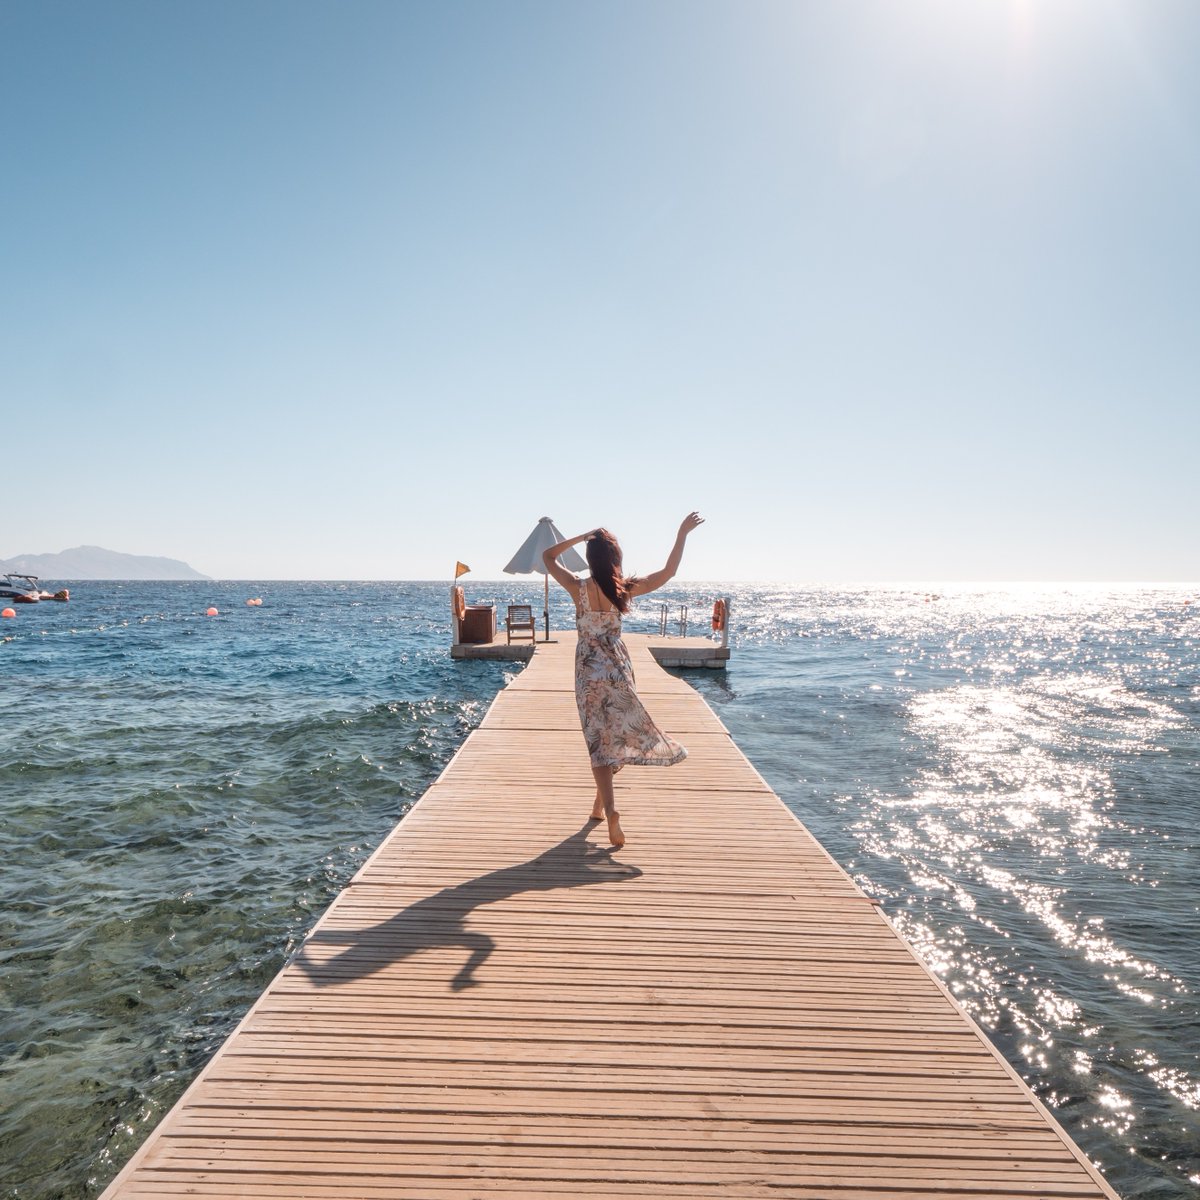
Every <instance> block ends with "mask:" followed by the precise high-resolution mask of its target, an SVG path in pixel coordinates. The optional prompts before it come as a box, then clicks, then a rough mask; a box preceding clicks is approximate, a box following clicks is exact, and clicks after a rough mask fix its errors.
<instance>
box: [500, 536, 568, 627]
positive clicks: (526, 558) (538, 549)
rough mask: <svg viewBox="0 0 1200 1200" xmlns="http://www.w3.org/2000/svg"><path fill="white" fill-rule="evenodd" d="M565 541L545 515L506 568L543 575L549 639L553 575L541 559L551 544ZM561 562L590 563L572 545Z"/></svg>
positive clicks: (509, 571) (559, 559)
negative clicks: (548, 571) (550, 574)
mask: <svg viewBox="0 0 1200 1200" xmlns="http://www.w3.org/2000/svg"><path fill="white" fill-rule="evenodd" d="M562 540H563V535H562V534H561V533H560V532H559V531H558V529H557V527H556V526H555V524H554V522H553V521H552V520H550V518H549V517H543V518H542V519H541V520H540V521H539V522H538V523H537V526H536V527H535V528H534V531H533V532H532V533H531V534H530V535H529V536H528V537H527V538H526V539H525V540H524V541H523V542H522V543H521V548H520V550H518V551H517V552H516V554H514V555H513V556H512V562H510V563H509V564H508V566H507V567H505V568H504V573H505V574H506V575H542V576H544V580H545V588H544V591H545V593H546V597H545V605H546V608H545V612H544V613H543V616H544V617H545V618H546V641H549V640H550V576H549V574H548V573H547V571H546V564H545V563H544V562H542V555H543V554H545V552H546V551H547V550H549V549H550V547H551V546H554V545H557V544H558V543H559V542H561V541H562ZM558 561H559V562H560V563H562V565H563V566H564V567H566V568H567V570H568V571H586V570H587V563H586V562H584V561H583V559H582V558H580V556H579V555H578V554H577V553H576V552H575V550H574V548H573V547H570V546H568V547H567V549H566V550H564V551H563V552H562V554H560V555H559V556H558Z"/></svg>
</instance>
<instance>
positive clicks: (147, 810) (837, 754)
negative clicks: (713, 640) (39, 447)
mask: <svg viewBox="0 0 1200 1200" xmlns="http://www.w3.org/2000/svg"><path fill="white" fill-rule="evenodd" d="M469 590H470V593H471V596H472V599H476V598H478V599H495V600H497V601H498V602H500V603H502V604H503V603H506V602H508V601H509V600H517V599H520V600H529V599H535V600H536V603H537V607H539V608H540V599H541V588H540V584H539V585H533V584H525V583H522V582H519V581H514V582H508V583H504V584H499V585H490V584H475V585H473V586H472V587H471V588H470V589H469ZM721 590H722V591H728V592H729V593H730V594H732V596H733V597H734V620H733V626H734V631H735V636H734V644H735V657H734V660H733V664H732V666H731V668H730V670H729V671H728V672H725V673H704V674H700V673H694V674H691V675H689V676H688V678H689V679H691V680H692V681H693V682H695V684H696V686H697V687H698V688H699V690H700V691H701V693H702V694H703V695H704V696H705V697H706V698H707V699H708V700H709V702H710V703H711V704H712V705H713V707H714V708H715V709H716V711H717V712H718V714H719V715H720V716H721V718H722V719H723V720H724V721H725V723H726V725H727V726H728V727H729V729H730V730H731V732H732V733H733V734H734V736H735V737H736V738H737V740H738V742H739V744H740V745H741V746H742V748H743V749H744V750H745V751H746V753H747V754H748V755H749V756H750V758H751V759H752V760H753V761H754V763H755V764H756V765H757V766H758V767H759V769H760V770H761V771H762V772H763V774H764V775H765V777H766V778H767V779H768V781H769V782H770V783H771V785H772V786H773V787H774V788H775V789H776V790H777V791H778V792H779V793H780V795H781V796H782V797H783V798H784V800H785V801H786V802H787V803H788V804H789V806H790V807H791V808H792V809H793V811H795V812H796V813H797V815H798V816H800V817H801V819H802V820H804V821H805V823H806V824H807V825H808V826H809V828H810V829H812V831H813V832H814V833H815V834H816V835H817V836H818V837H819V838H820V839H821V840H822V841H823V842H824V844H825V845H826V846H827V847H828V848H829V849H830V850H831V851H832V852H833V853H834V855H835V856H836V857H837V858H838V859H839V861H841V862H842V863H843V864H844V865H846V866H847V867H848V869H849V870H850V871H851V873H852V874H853V875H854V876H855V878H856V879H857V880H858V882H859V883H860V884H861V885H862V886H863V887H864V888H866V889H867V890H869V891H870V892H872V893H874V894H875V895H877V896H879V897H881V898H882V899H883V901H884V904H885V907H886V909H887V911H888V912H889V914H890V915H891V916H892V917H893V919H895V920H896V922H897V923H898V925H899V926H900V927H901V929H902V930H903V931H904V933H905V934H906V935H907V936H908V937H909V938H910V939H911V940H912V941H913V942H914V943H915V944H916V945H917V947H918V948H919V950H920V951H921V953H922V954H923V955H924V956H925V958H926V960H927V961H928V962H929V963H930V964H931V965H932V966H933V967H934V969H935V970H936V971H937V972H938V973H939V974H940V975H941V976H942V977H943V978H944V979H945V980H946V982H947V983H948V985H949V986H950V987H951V988H952V989H953V990H954V992H955V993H956V994H957V995H958V997H959V998H960V1000H961V1001H962V1002H963V1003H964V1005H965V1006H966V1007H967V1008H968V1009H969V1010H970V1011H971V1013H972V1014H973V1015H974V1016H975V1017H976V1019H977V1020H979V1021H980V1023H981V1024H982V1025H983V1026H984V1027H985V1028H986V1029H987V1030H988V1031H989V1033H990V1034H991V1036H992V1037H993V1038H994V1040H995V1041H996V1042H997V1044H998V1045H999V1046H1000V1048H1001V1050H1002V1051H1003V1052H1004V1053H1005V1055H1006V1056H1007V1057H1008V1058H1009V1060H1010V1061H1011V1062H1012V1063H1013V1064H1014V1066H1016V1068H1017V1069H1018V1071H1019V1072H1020V1073H1021V1074H1022V1076H1023V1077H1024V1078H1026V1079H1027V1080H1028V1081H1029V1083H1030V1084H1031V1086H1033V1088H1034V1089H1035V1091H1036V1092H1037V1093H1038V1095H1039V1096H1040V1097H1041V1098H1042V1099H1043V1100H1044V1101H1045V1102H1046V1103H1047V1104H1048V1105H1049V1106H1050V1107H1051V1108H1052V1109H1053V1110H1054V1111H1055V1113H1056V1115H1057V1116H1058V1118H1059V1119H1060V1120H1061V1121H1062V1122H1063V1124H1064V1125H1065V1126H1066V1127H1067V1129H1068V1130H1069V1131H1070V1132H1071V1133H1072V1135H1073V1136H1074V1137H1075V1138H1076V1139H1077V1140H1078V1141H1079V1142H1080V1144H1081V1145H1082V1146H1083V1147H1084V1148H1085V1150H1086V1151H1087V1152H1088V1154H1089V1155H1090V1156H1091V1157H1092V1158H1093V1159H1094V1160H1095V1161H1096V1162H1098V1163H1099V1164H1100V1165H1101V1167H1102V1168H1103V1169H1104V1171H1105V1172H1106V1174H1107V1175H1108V1177H1109V1178H1110V1179H1111V1180H1112V1182H1113V1183H1114V1185H1115V1186H1116V1187H1117V1189H1118V1190H1119V1191H1120V1192H1121V1193H1122V1194H1123V1195H1125V1196H1128V1197H1139V1198H1150V1197H1153V1198H1160V1197H1161V1198H1168V1197H1170V1198H1175V1197H1188V1196H1196V1195H1200V1150H1198V1149H1197V1147H1198V1146H1200V1121H1198V1119H1197V1118H1198V1108H1200V1002H1198V999H1197V996H1198V992H1200V948H1198V944H1197V939H1196V937H1195V933H1196V929H1197V916H1198V909H1200V886H1198V885H1197V882H1196V880H1197V875H1198V872H1197V866H1198V863H1197V857H1198V853H1197V843H1198V838H1197V833H1196V829H1197V821H1198V818H1200V626H1198V625H1197V619H1198V618H1197V616H1196V609H1197V608H1198V607H1200V603H1198V604H1196V605H1192V604H1187V603H1185V601H1188V600H1190V599H1191V598H1192V595H1193V593H1192V592H1191V591H1189V590H1188V589H1183V588H1170V587H1159V588H1153V587H1145V588H1132V587H1130V588H1123V589H1103V588H1081V587H1079V588H1057V589H1045V590H1040V591H1039V590H1032V589H1009V590H987V589H957V590H944V591H942V592H941V593H940V594H934V593H930V592H927V591H923V590H918V589H907V588H891V589H889V588H871V589H858V590H845V589H840V590H839V589H812V588H794V587H768V586H748V585H742V586H738V587H735V588H732V589H721ZM713 594H714V589H713V588H712V587H702V586H698V585H697V586H691V587H689V588H687V589H686V591H680V592H678V593H668V594H667V598H668V599H671V600H678V599H688V600H690V601H692V602H693V603H694V604H696V605H697V607H698V608H700V606H702V605H706V604H707V603H709V602H710V601H711V597H712V595H713ZM260 595H261V596H262V597H263V598H264V604H263V606H262V608H247V607H246V606H245V604H244V601H245V599H246V598H247V597H249V596H260ZM72 596H73V597H75V599H73V600H72V602H71V603H70V604H68V605H59V604H48V603H44V604H41V605H39V606H37V607H36V608H32V607H30V608H25V609H22V610H20V611H19V614H18V617H17V618H16V619H15V620H8V621H4V622H2V623H0V684H2V686H3V688H4V694H5V698H6V700H7V701H8V703H7V704H6V705H5V708H4V720H3V723H2V724H0V853H2V855H3V861H4V870H3V874H2V883H0V900H2V904H3V913H4V921H3V925H2V926H0V929H2V932H0V1043H2V1045H3V1052H4V1066H3V1073H2V1074H0V1163H2V1164H3V1165H2V1167H0V1170H2V1172H3V1174H0V1196H4V1197H7V1198H16V1197H20V1198H22V1200H49V1198H51V1197H62V1198H74V1197H88V1196H94V1195H95V1194H96V1193H97V1192H98V1191H99V1190H100V1189H101V1188H102V1187H103V1186H104V1184H105V1183H106V1182H107V1181H108V1180H109V1179H110V1178H111V1177H112V1176H113V1175H114V1174H115V1173H116V1171H117V1170H118V1169H119V1167H120V1165H121V1163H122V1162H124V1160H125V1159H126V1158H127V1157H128V1156H129V1154H131V1153H132V1151H133V1150H134V1148H135V1147H136V1146H137V1145H138V1144H139V1143H140V1141H141V1139H142V1138H143V1137H144V1136H145V1135H146V1133H147V1132H148V1131H149V1130H150V1129H151V1128H152V1127H153V1125H154V1123H155V1122H156V1121H157V1120H158V1119H159V1118H160V1117H161V1115H162V1114H163V1113H164V1112H165V1111H166V1110H167V1109H168V1108H169V1107H170V1106H171V1104H172V1103H173V1102H174V1101H175V1099H176V1098H177V1097H178V1096H179V1094H180V1093H181V1092H182V1090H183V1089H184V1087H185V1086H186V1085H187V1083H188V1081H189V1080H190V1079H191V1078H192V1077H193V1075H194V1074H195V1072H196V1071H197V1070H198V1069H199V1068H200V1067H201V1066H202V1065H203V1063H204V1062H205V1061H206V1060H207V1058H208V1057H209V1056H210V1055H211V1053H212V1052H213V1051H214V1050H215V1049H216V1048H217V1046H219V1045H220V1043H221V1041H222V1040H223V1038H224V1037H225V1036H226V1035H227V1033H228V1032H229V1031H230V1029H231V1028H232V1027H233V1026H234V1024H236V1022H237V1020H238V1018H239V1017H240V1015H241V1014H242V1012H244V1011H245V1009H246V1008H247V1007H248V1005H249V1004H250V1003H251V1002H252V1001H253V999H254V998H255V997H256V996H257V995H258V994H259V993H260V992H261V990H262V989H263V987H264V986H265V985H266V984H267V983H268V982H269V980H270V979H271V978H272V976H273V975H274V974H275V972H276V971H277V970H278V969H279V967H280V966H281V965H282V964H283V962H284V961H285V960H286V958H287V956H288V954H289V953H290V952H291V950H292V949H293V948H294V947H295V946H296V944H297V942H298V941H299V939H300V938H301V937H302V936H303V934H304V932H305V930H306V929H307V928H308V927H309V926H310V925H311V924H312V922H313V921H314V920H315V919H316V917H317V916H318V915H319V914H320V912H321V911H322V910H323V909H324V907H325V906H326V905H327V904H328V903H329V901H330V899H331V898H332V897H333V896H334V895H335V894H336V893H337V892H338V891H339V890H340V888H341V887H342V886H343V885H344V884H345V882H346V881H347V880H348V879H349V877H350V876H351V875H352V874H353V872H354V870H355V869H356V868H357V866H358V865H359V864H360V863H361V862H362V861H363V859H364V858H365V857H366V855H367V854H368V853H369V852H370V850H371V849H372V848H373V846H375V845H376V844H377V843H378V842H379V840H380V839H381V838H382V837H383V836H384V835H385V834H386V833H387V831H388V830H389V829H391V827H392V826H393V825H394V824H395V822H396V821H397V820H398V819H400V817H402V816H403V814H404V812H405V811H406V810H407V808H408V806H409V805H410V804H411V803H412V801H413V800H415V799H416V798H417V797H418V796H419V795H420V794H421V793H422V792H423V791H424V789H425V788H426V787H427V786H428V785H429V783H430V782H432V780H433V779H434V778H435V777H436V775H437V774H438V772H439V771H440V770H441V768H442V766H443V765H444V764H445V762H446V761H447V760H448V759H449V757H450V755H451V754H453V752H454V750H455V749H456V747H457V746H458V745H459V744H460V743H461V741H462V739H463V738H464V737H465V736H466V734H467V733H468V732H469V731H470V729H471V728H473V727H474V726H475V725H476V724H477V723H478V721H479V720H480V719H481V718H482V715H483V713H484V711H485V710H486V707H487V705H488V703H489V702H490V700H491V698H492V697H493V695H494V694H495V692H496V690H497V689H498V688H499V687H501V686H502V685H503V683H504V682H505V680H506V679H507V678H509V677H510V676H511V675H512V673H514V672H515V671H516V670H518V669H519V668H518V667H516V666H513V665H505V664H489V663H470V662H467V663H454V662H451V660H450V658H449V655H448V652H447V642H448V614H447V611H446V608H447V604H446V585H445V584H384V583H365V584H341V583H310V584H304V583H288V584H277V583H276V584H273V583H269V582H263V583H249V584H247V583H238V584H220V583H218V584H192V583H188V584H142V583H138V584H107V583H104V584H101V583H80V584H78V585H72ZM210 604H215V605H216V606H217V607H218V608H219V609H220V610H221V615H219V616H218V617H215V618H208V617H205V616H204V615H203V614H204V610H205V609H206V608H207V607H208V606H209V605H210ZM705 611H706V609H705ZM554 615H555V620H556V621H557V622H558V623H559V624H566V623H568V621H569V613H568V612H567V611H566V609H565V606H563V604H562V603H561V602H559V601H557V600H556V602H555V614H554ZM656 621H657V618H656V609H655V607H654V605H653V604H652V603H648V602H644V603H643V606H642V609H641V611H640V614H639V616H638V617H636V618H635V619H634V620H633V621H631V622H630V623H629V624H630V627H631V628H640V629H643V630H646V631H648V630H649V629H650V628H651V627H652V626H655V625H656ZM3 639H8V640H3Z"/></svg>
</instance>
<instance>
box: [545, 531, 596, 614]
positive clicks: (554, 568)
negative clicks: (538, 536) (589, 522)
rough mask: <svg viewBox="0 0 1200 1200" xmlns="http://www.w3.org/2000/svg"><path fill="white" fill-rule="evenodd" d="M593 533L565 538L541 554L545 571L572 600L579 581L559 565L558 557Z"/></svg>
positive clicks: (588, 532)
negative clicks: (563, 588) (569, 594)
mask: <svg viewBox="0 0 1200 1200" xmlns="http://www.w3.org/2000/svg"><path fill="white" fill-rule="evenodd" d="M593 532H594V530H591V529H589V530H588V531H587V533H581V534H580V535H579V536H578V537H573V538H567V540H566V541H565V542H557V543H555V545H553V546H551V547H550V549H549V550H546V551H544V552H543V554H542V562H543V563H544V564H545V566H546V570H547V571H549V572H550V574H551V575H553V576H554V578H555V579H557V580H558V582H559V583H561V584H562V585H563V587H565V588H566V589H567V591H568V592H570V593H571V596H572V598H574V596H575V592H576V590H577V589H578V587H579V580H577V579H576V578H575V576H574V575H572V574H571V572H570V571H568V570H567V569H566V568H565V567H564V566H562V565H561V564H560V563H559V561H558V556H559V555H560V554H561V553H562V552H563V551H564V550H567V549H569V548H570V547H571V546H574V545H577V544H578V543H579V542H586V541H587V540H588V538H590V537H591V536H592V533H593Z"/></svg>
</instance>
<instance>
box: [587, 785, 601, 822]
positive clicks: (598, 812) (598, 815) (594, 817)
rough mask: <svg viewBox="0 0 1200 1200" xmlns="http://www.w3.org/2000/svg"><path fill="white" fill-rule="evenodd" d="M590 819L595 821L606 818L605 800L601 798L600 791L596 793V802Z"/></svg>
mask: <svg viewBox="0 0 1200 1200" xmlns="http://www.w3.org/2000/svg"><path fill="white" fill-rule="evenodd" d="M590 819H591V820H593V821H603V820H604V801H603V800H601V799H600V793H599V792H597V793H596V799H595V802H594V803H593V804H592V815H591V818H590Z"/></svg>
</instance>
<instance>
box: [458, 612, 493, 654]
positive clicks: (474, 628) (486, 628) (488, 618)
mask: <svg viewBox="0 0 1200 1200" xmlns="http://www.w3.org/2000/svg"><path fill="white" fill-rule="evenodd" d="M458 640H459V641H460V642H470V643H472V644H474V645H484V644H486V643H488V642H494V641H495V640H496V606H495V605H494V604H468V605H467V611H466V614H465V615H464V616H463V619H462V626H461V628H460V629H459V632H458Z"/></svg>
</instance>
